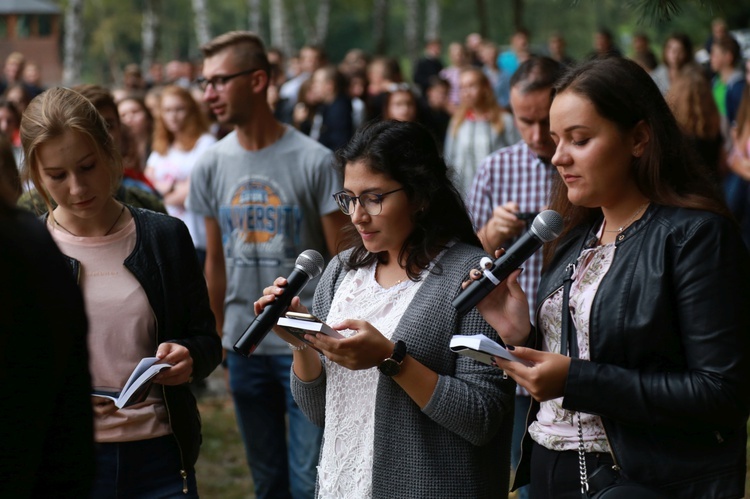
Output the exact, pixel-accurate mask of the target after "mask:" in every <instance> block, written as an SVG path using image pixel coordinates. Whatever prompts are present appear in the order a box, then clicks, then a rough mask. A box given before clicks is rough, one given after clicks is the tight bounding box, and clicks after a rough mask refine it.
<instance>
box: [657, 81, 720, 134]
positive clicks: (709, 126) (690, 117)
mask: <svg viewBox="0 0 750 499" xmlns="http://www.w3.org/2000/svg"><path fill="white" fill-rule="evenodd" d="M666 99H667V103H668V104H669V107H670V108H671V109H672V113H673V114H674V117H675V119H676V120H677V124H678V125H679V127H680V129H681V130H682V132H683V133H684V134H685V135H687V136H688V137H697V138H700V139H713V138H716V136H717V135H719V133H720V132H721V118H720V116H719V110H718V109H717V107H716V102H715V101H714V97H713V94H712V92H711V86H710V84H709V83H708V81H707V80H706V78H705V77H704V76H703V74H701V72H700V70H698V69H692V68H685V69H684V70H683V71H681V72H680V75H679V77H678V78H677V79H676V80H675V81H674V83H672V85H671V86H670V88H669V92H668V93H667V96H666Z"/></svg>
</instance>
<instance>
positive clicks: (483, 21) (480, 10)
mask: <svg viewBox="0 0 750 499" xmlns="http://www.w3.org/2000/svg"><path fill="white" fill-rule="evenodd" d="M514 2H515V0H514ZM477 18H478V19H479V34H480V35H482V39H484V38H487V35H488V33H489V29H488V24H487V2H486V1H485V0H477Z"/></svg>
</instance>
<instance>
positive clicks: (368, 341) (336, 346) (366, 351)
mask: <svg viewBox="0 0 750 499" xmlns="http://www.w3.org/2000/svg"><path fill="white" fill-rule="evenodd" d="M331 327H332V328H333V329H336V330H342V329H351V330H353V331H356V332H357V334H355V335H353V336H350V337H349V338H344V339H337V338H331V337H330V336H327V335H325V334H322V333H318V334H316V335H314V336H313V335H311V334H308V335H305V339H307V340H309V341H310V342H311V343H312V344H313V346H314V347H316V348H317V349H318V350H320V351H321V352H323V354H324V355H325V356H326V357H327V358H328V359H330V360H331V361H333V362H335V363H337V364H339V365H341V366H343V367H346V368H347V369H351V370H353V371H356V370H359V369H369V368H371V367H375V366H378V365H380V363H381V362H383V361H384V360H385V359H387V358H388V357H390V356H391V354H393V342H392V341H390V340H389V339H388V338H386V337H385V336H383V335H382V334H381V332H380V331H378V330H377V329H375V327H373V325H372V324H370V323H369V322H367V321H361V320H353V319H348V320H345V321H343V322H341V323H339V324H336V325H332V326H331Z"/></svg>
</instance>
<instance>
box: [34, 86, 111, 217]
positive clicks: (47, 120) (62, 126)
mask: <svg viewBox="0 0 750 499" xmlns="http://www.w3.org/2000/svg"><path fill="white" fill-rule="evenodd" d="M67 132H74V133H76V134H78V135H79V136H80V137H81V138H83V139H84V140H86V141H88V143H89V145H91V147H92V148H93V149H94V151H95V153H96V156H97V159H98V160H99V161H100V162H101V163H102V164H103V165H104V167H105V168H108V169H109V170H110V191H111V193H112V194H113V195H114V193H115V191H116V190H117V188H118V187H119V185H120V180H121V179H122V158H121V157H120V151H119V150H118V147H117V146H116V145H115V144H114V141H113V140H112V136H111V135H110V134H109V131H108V130H107V123H106V122H105V121H104V118H102V116H101V114H99V112H98V111H97V110H96V108H95V107H94V105H93V104H92V103H91V101H89V100H88V99H87V98H86V97H84V96H83V95H81V94H80V93H78V92H76V91H74V90H71V89H69V88H63V87H56V88H50V89H49V90H46V91H45V92H42V93H41V94H39V95H38V96H36V97H35V98H34V99H33V100H32V101H31V103H29V106H28V107H27V108H26V111H25V112H24V113H23V117H22V118H21V144H22V145H23V152H24V156H25V161H24V167H23V171H22V179H23V180H24V181H26V180H31V181H32V182H33V183H34V186H35V187H36V190H37V191H38V192H39V194H40V195H41V196H42V199H43V200H44V203H45V204H46V205H47V209H48V210H49V211H50V212H51V211H52V208H53V204H52V200H51V199H50V197H49V194H48V193H47V191H46V190H45V189H44V183H43V182H42V178H41V173H40V168H41V165H40V164H39V148H40V147H41V146H43V145H45V144H47V143H48V142H49V141H51V140H54V139H57V138H59V137H62V136H63V135H65V134H66V133H67Z"/></svg>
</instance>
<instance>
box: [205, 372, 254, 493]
mask: <svg viewBox="0 0 750 499" xmlns="http://www.w3.org/2000/svg"><path fill="white" fill-rule="evenodd" d="M223 375H224V373H223V369H221V368H219V369H217V370H216V371H214V373H213V374H211V376H210V377H209V378H208V380H207V382H208V388H209V389H208V390H207V391H206V392H204V393H203V394H201V395H200V396H199V398H198V408H199V409H200V413H201V419H202V420H203V445H202V446H201V453H200V456H199V458H198V462H197V463H196V465H195V473H196V479H197V481H198V492H199V493H200V496H201V497H202V498H205V499H248V498H250V499H252V498H254V497H255V491H254V489H253V482H252V478H251V477H250V469H249V468H248V466H247V461H246V460H245V448H244V445H243V444H242V438H241V437H240V433H239V430H238V429H237V421H236V420H235V417H234V406H233V404H232V397H231V396H230V395H229V394H228V393H227V392H226V389H225V387H224V386H225V385H224V378H223Z"/></svg>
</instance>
